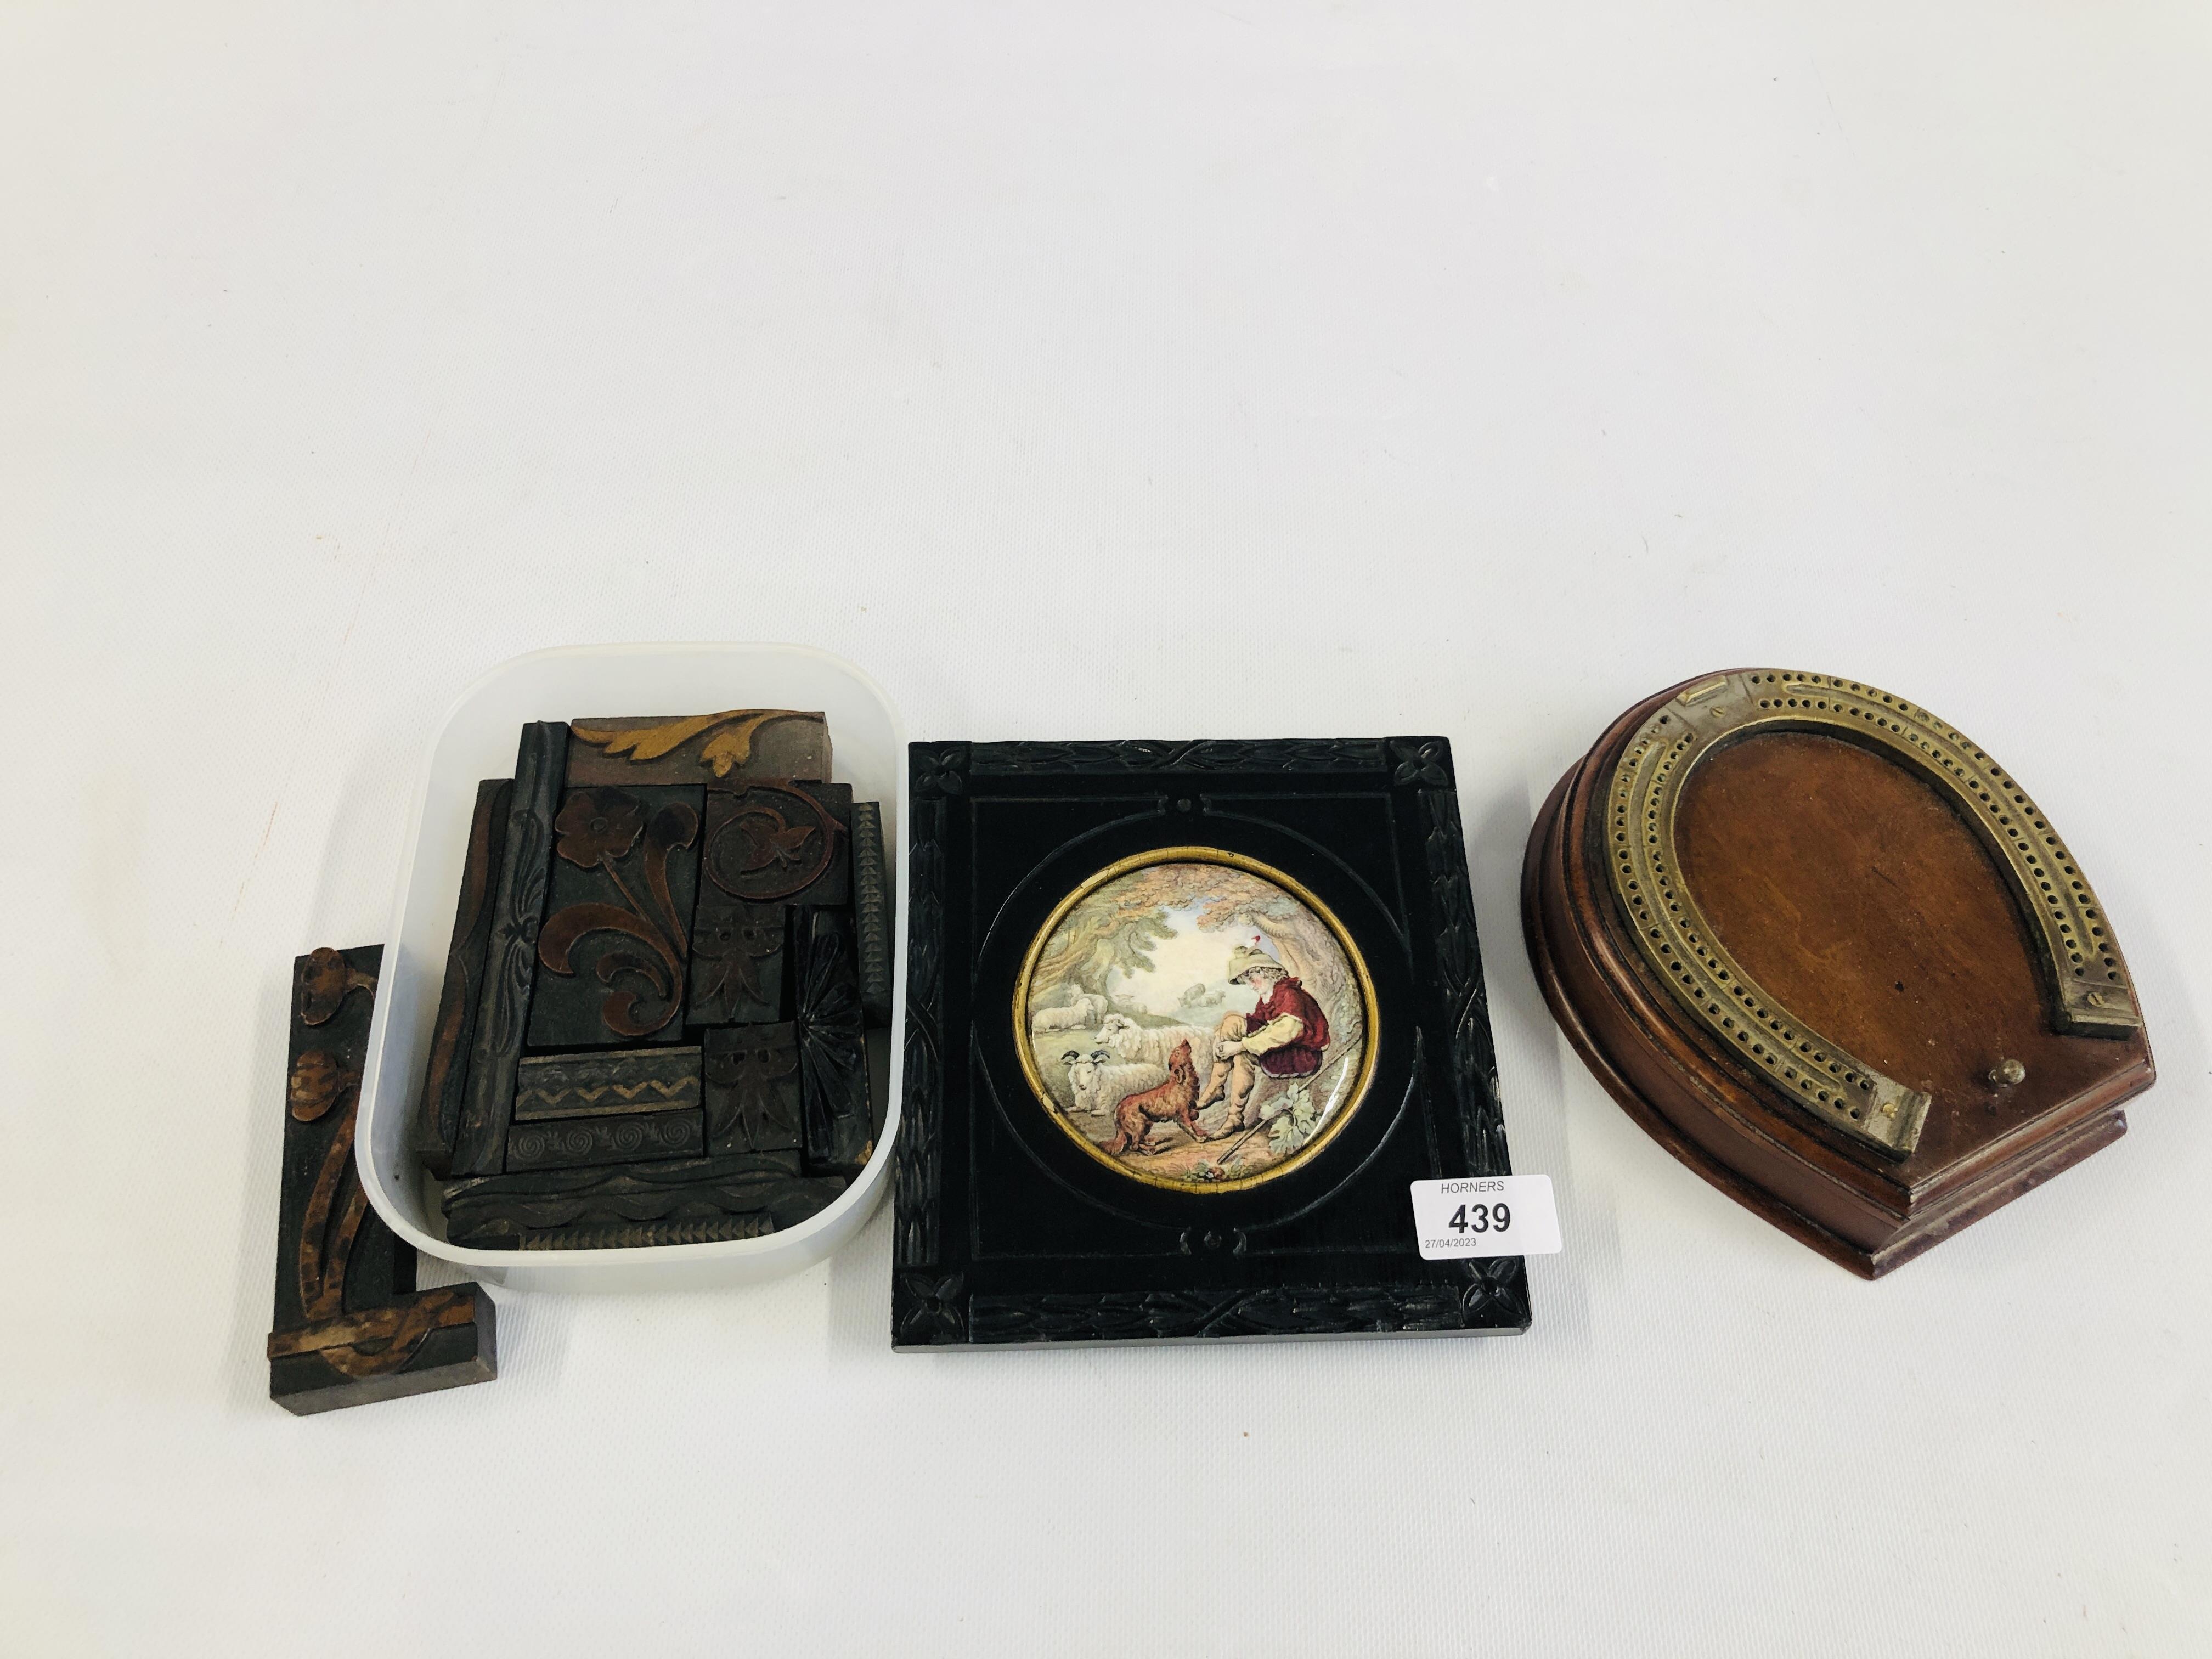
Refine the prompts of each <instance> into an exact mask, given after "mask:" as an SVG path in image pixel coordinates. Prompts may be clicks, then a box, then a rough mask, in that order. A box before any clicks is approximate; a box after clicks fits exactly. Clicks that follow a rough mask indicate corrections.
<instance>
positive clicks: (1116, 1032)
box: [1098, 1014, 1214, 1086]
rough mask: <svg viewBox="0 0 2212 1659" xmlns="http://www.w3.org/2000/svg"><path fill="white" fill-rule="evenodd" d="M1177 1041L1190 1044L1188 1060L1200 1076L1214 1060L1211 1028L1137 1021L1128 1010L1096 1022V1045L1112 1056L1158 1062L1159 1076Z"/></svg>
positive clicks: (1116, 1058) (1202, 1075)
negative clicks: (1144, 1023)
mask: <svg viewBox="0 0 2212 1659" xmlns="http://www.w3.org/2000/svg"><path fill="white" fill-rule="evenodd" d="M1178 1042H1188V1044H1190V1061H1191V1064H1192V1065H1194V1066H1197V1067H1198V1073H1199V1077H1200V1079H1201V1080H1203V1079H1204V1078H1205V1076H1206V1067H1207V1066H1211V1065H1212V1064H1213V1042H1214V1036H1213V1033H1212V1031H1211V1030H1205V1029H1203V1028H1201V1027H1200V1026H1196V1025H1139V1024H1137V1022H1136V1021H1135V1020H1133V1019H1131V1018H1129V1017H1128V1016H1127V1014H1109V1015H1107V1016H1106V1018H1104V1019H1103V1020H1101V1021H1100V1022H1099V1023H1098V1044H1099V1047H1101V1048H1103V1049H1105V1050H1106V1051H1107V1052H1108V1053H1109V1054H1111V1055H1112V1056H1113V1057H1114V1058H1115V1060H1142V1061H1144V1062H1145V1063H1146V1064H1147V1065H1151V1066H1158V1067H1159V1069H1160V1075H1161V1076H1162V1077H1165V1076H1166V1075H1167V1069H1168V1056H1169V1055H1170V1054H1173V1053H1174V1052H1175V1047H1176V1044H1177V1043H1178ZM1155 1081H1157V1079H1155ZM1147 1086H1149V1085H1147Z"/></svg>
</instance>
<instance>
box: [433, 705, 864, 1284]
mask: <svg viewBox="0 0 2212 1659" xmlns="http://www.w3.org/2000/svg"><path fill="white" fill-rule="evenodd" d="M829 762H830V748H829V731H828V729H827V727H826V726H825V725H824V723H823V717H822V716H821V715H820V714H809V713H805V712H803V711H799V710H793V709H779V708H750V709H726V710H724V711H722V712H720V713H719V714H699V715H685V716H667V717H651V716H647V717H623V718H618V719H605V720H574V721H566V722H564V721H558V720H548V721H538V722H535V723H533V724H531V725H529V726H525V727H524V728H523V731H522V737H521V743H520V748H519V750H518V751H517V754H516V757H515V775H514V776H513V779H512V780H501V781H492V782H488V783H486V784H484V785H483V787H481V788H480V790H479V792H478V796H477V813H476V823H475V824H474V826H473V828H472V831H471V836H470V838H469V843H468V845H469V851H468V856H467V861H466V865H465V870H464V873H463V877H462V883H461V893H460V898H459V908H458V910H457V912H456V915H455V920H454V927H453V944H452V946H451V949H450V951H449V954H448V957H447V968H446V979H445V985H444V989H443V993H442V994H441V1000H440V1005H439V1011H438V1016H437V1021H436V1024H435V1027H434V1030H433V1036H432V1043H431V1052H430V1060H429V1064H428V1071H427V1074H426V1076H425V1079H424V1084H423V1089H422V1099H421V1103H420V1105H419V1107H418V1109H417V1114H416V1127H415V1133H414V1144H415V1146H416V1151H417V1152H418V1154H419V1155H420V1156H421V1157H422V1161H423V1163H424V1164H426V1165H427V1166H428V1168H429V1169H430V1170H431V1171H432V1172H433V1173H434V1174H435V1175H438V1176H441V1177H442V1179H443V1187H442V1189H441V1195H442V1203H443V1208H444V1212H445V1218H446V1225H447V1236H448V1237H450V1238H451V1239H452V1240H453V1242H454V1243H459V1244H467V1245H473V1246H477V1247H480V1248H489V1249H604V1248H623V1247H631V1246H638V1245H656V1244H679V1243H704V1242H708V1241H713V1240H720V1239H737V1238H751V1237H759V1236H762V1235H763V1234H767V1233H769V1232H773V1231H777V1230H779V1229H781V1228H787V1227H790V1226H793V1225H797V1224H798V1223H799V1222H801V1221H803V1220H805V1218H808V1217H809V1216H811V1215H813V1214H815V1213H817V1212H818V1211H820V1210H821V1209H822V1208H823V1206H826V1205H828V1204H829V1202H830V1201H831V1200H833V1199H835V1198H836V1196H837V1194H839V1193H840V1192H842V1190H843V1189H844V1184H845V1182H846V1181H847V1180H848V1179H849V1178H850V1177H851V1176H854V1174H856V1173H857V1172H858V1171H859V1170H860V1168H861V1167H862V1165H864V1164H866V1161H867V1158H868V1157H869V1154H870V1153H871V1152H872V1151H873V1148H874V1143H875V1137H876V1128H877V1125H876V1121H875V1117H874V1113H873V1107H872V1099H871V1097H870V1092H869V1085H868V1064H867V1053H866V1027H867V1025H868V1024H869V1016H868V1013H867V1010H868V1009H869V1008H870V1007H875V1008H878V1009H880V1008H881V1007H882V1006H884V1003H885V1002H886V1001H887V998H885V997H884V996H882V995H880V994H878V993H879V992H880V990H881V988H882V987H880V986H877V985H874V984H872V976H873V977H874V978H880V977H881V975H882V973H883V961H884V959H885V958H887V956H888V949H889V945H888V934H887V932H886V931H885V929H884V923H885V921H886V920H887V918H886V917H885V916H884V914H883V906H882V904H881V895H882V894H883V893H884V890H885V888H886V882H885V878H884V872H883V871H882V870H881V869H880V868H878V867H877V866H878V864H879V862H880V860H881V857H882V841H881V837H880V835H879V834H872V835H869V834H856V831H855V825H856V821H857V823H859V825H860V827H861V828H862V829H872V826H873V825H874V824H875V823H876V822H877V820H876V818H875V817H874V815H873V813H872V812H871V811H866V810H863V809H865V808H866V807H867V806H869V805H871V804H870V803H859V804H857V805H856V803H855V802H854V799H853V792H852V789H851V787H849V786H848V785H845V784H840V783H836V782H834V781H831V780H830V777H829ZM856 859H858V860H862V861H863V863H864V865H865V867H863V868H861V869H859V870H857V871H856V869H855V860H856ZM856 894H857V895H859V896H860V897H861V899H863V900H864V901H866V902H864V903H863V906H862V908H863V911H864V915H863V916H862V917H861V919H860V920H861V921H862V922H863V923H865V924H867V925H868V927H869V929H870V931H869V932H868V933H867V935H866V937H868V938H869V939H872V941H873V943H874V945H875V946H876V950H875V952H874V954H873V955H872V956H871V955H864V953H862V952H861V951H860V950H859V949H858V948H857V947H856V945H855V942H854V941H855V918H854V914H853V911H854V905H855V902H856Z"/></svg>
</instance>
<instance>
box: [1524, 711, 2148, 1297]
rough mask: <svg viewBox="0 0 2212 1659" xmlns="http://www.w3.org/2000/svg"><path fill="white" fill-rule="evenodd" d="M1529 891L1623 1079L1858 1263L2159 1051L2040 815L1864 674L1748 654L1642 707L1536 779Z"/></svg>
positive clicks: (2060, 1142)
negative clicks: (1556, 776) (1755, 663)
mask: <svg viewBox="0 0 2212 1659" xmlns="http://www.w3.org/2000/svg"><path fill="white" fill-rule="evenodd" d="M1522 911H1523V923H1524V927H1525V929H1526V931H1527V933H1528V941H1529V950H1530V954H1531V957H1532V958H1533V959H1534V962H1535V963H1536V967H1537V973H1538V977H1539V979H1540V980H1541V981H1542V983H1543V985H1544V988H1545V994H1546V995H1547V999H1548V1000H1550V1002H1551V1004H1552V1007H1553V1012H1554V1013H1555V1014H1556V1015H1557V1016H1558V1017H1559V1021H1560V1023H1561V1024H1562V1025H1563V1026H1564V1027H1565V1029H1566V1031H1567V1034H1568V1036H1570V1038H1571V1039H1572V1040H1573V1041H1574V1042H1575V1043H1576V1044H1577V1047H1578V1048H1580V1049H1581V1050H1582V1052H1583V1056H1584V1058H1585V1059H1586V1060H1589V1062H1590V1065H1591V1066H1592V1069H1593V1070H1594V1071H1595V1072H1596V1073H1597V1074H1598V1076H1599V1078H1600V1080H1601V1081H1602V1082H1604V1083H1605V1084H1606V1085H1607V1088H1608V1089H1609V1090H1610V1091H1612V1092H1613V1095H1614V1097H1616V1098H1617V1099H1619V1100H1620V1102H1621V1103H1622V1104H1623V1105H1624V1106H1626V1108H1627V1109H1629V1110H1630V1112H1631V1113H1632V1115H1634V1116H1636V1118H1637V1119H1638V1121H1639V1122H1640V1123H1641V1124H1643V1126H1644V1127H1645V1128H1646V1129H1648V1130H1649V1131H1650V1133H1652V1134H1653V1135H1655V1136H1656V1138H1657V1139H1660V1140H1661V1142H1662V1144H1663V1145H1665V1146H1667V1147H1668V1150H1670V1151H1672V1152H1674V1153H1675V1155H1676V1156H1677V1157H1679V1158H1682V1159H1683V1160H1684V1161H1685V1162H1686V1163H1688V1164H1691V1165H1692V1167H1693V1168H1695V1169H1697V1170H1699V1172H1700V1173H1701V1174H1704V1175H1705V1176H1706V1177H1707V1178H1708V1179H1709V1180H1711V1181H1712V1182H1714V1183H1715V1184H1716V1185H1717V1186H1720V1187H1721V1188H1723V1190H1724V1191H1726V1192H1729V1194H1731V1195H1732V1196H1735V1197H1736V1198H1737V1199H1738V1200H1740V1201H1741V1202H1743V1203H1745V1204H1747V1205H1748V1206H1751V1207H1752V1208H1753V1209H1754V1210H1756V1211H1757V1212H1759V1213H1760V1214H1761V1215H1763V1216H1765V1217H1766V1218H1767V1219H1769V1220H1771V1221H1773V1222H1775V1224H1776V1225H1779V1226H1781V1227H1783V1228H1784V1230H1785V1231H1790V1233H1792V1234H1793V1235H1794V1236H1796V1237H1799V1238H1800V1239H1802V1240H1803V1241H1804V1242H1806V1243H1810V1244H1812V1245H1813V1246H1814V1248H1816V1249H1820V1250H1821V1251H1822V1253H1823V1254H1826V1255H1829V1256H1831V1257H1832V1259H1834V1260H1836V1261H1840V1262H1842V1263H1844V1265H1846V1266H1848V1267H1852V1268H1853V1269H1854V1270H1856V1271H1857V1272H1859V1273H1864V1274H1867V1275H1869V1276H1870V1277H1871V1276H1875V1275H1878V1274H1880V1273H1884V1272H1887V1270H1888V1269H1889V1268H1890V1267H1894V1266H1896V1265H1897V1264H1898V1263H1899V1262H1901V1261H1905V1260H1908V1259H1910V1258H1911V1256H1912V1255H1916V1254H1917V1253H1918V1252H1919V1251H1921V1250H1923V1249H1927V1248H1929V1246H1930V1245H1932V1244H1934V1243H1936V1242H1938V1241H1939V1240H1941V1239H1942V1238H1944V1237H1948V1236H1949V1235H1950V1234H1951V1233H1953V1232H1955V1231H1958V1229H1959V1228H1960V1227H1962V1226H1965V1225H1967V1224H1968V1223H1970V1222H1972V1220H1974V1219H1977V1218H1979V1217H1980V1216H1982V1215H1984V1214H1986V1213H1988V1212H1990V1210H1993V1209H1995V1208H1996V1207H1997V1206H2000V1205H2002V1204H2003V1203H2005V1202H2007V1201H2008V1200H2010V1199H2011V1198H2012V1197H2014V1196H2015V1195H2017V1194H2019V1193H2021V1192H2023V1191H2025V1190H2027V1188H2029V1187H2031V1186H2033V1185H2034V1184H2036V1183H2037V1182H2040V1181H2042V1180H2044V1179H2045V1178H2047V1177H2048V1176H2050V1175H2051V1174H2052V1173H2055V1172H2056V1171H2057V1170H2060V1169H2063V1168H2064V1167H2066V1166H2067V1165H2068V1164H2072V1163H2074V1162H2075V1161H2077V1160H2078V1159H2080V1158H2083V1157H2086V1156H2087V1154H2088V1153H2089V1152H2093V1151H2094V1150H2096V1148H2097V1147H2098V1146H2102V1145H2104V1144H2106V1142H2107V1141H2109V1140H2111V1139H2113V1138H2115V1137H2116V1136H2118V1134H2119V1133H2122V1132H2123V1130H2124V1127H2125V1119H2124V1116H2123V1115H2121V1113H2120V1110H2119V1103H2121V1102H2122V1101H2123V1100H2124V1099H2126V1098H2127V1097H2129V1096H2130V1095H2132V1094H2135V1093H2136V1092H2139V1091H2141V1090H2142V1089H2144V1088H2147V1087H2148V1086H2149V1084H2150V1081H2151V1079H2152V1078H2153V1076H2154V1072H2153V1069H2152V1064H2151V1059H2150V1052H2149V1048H2148V1044H2147V1042H2145V1041H2144V1039H2143V1035H2142V1020H2141V1016H2140V1013H2139V1012H2138V1011H2137V1008H2136V1001H2135V998H2134V994H2133V989H2132V986H2131V984H2130V980H2129V978H2128V976H2127V974H2126V971H2125V968H2124V963H2123V962H2122V960H2121V957H2120V955H2119V951H2118V945H2117V943H2116V942H2115V940H2114V939H2113V935H2112V927H2111V924H2110V921H2109V920H2108V918H2107V917H2106V915H2105V913H2104V910H2103V907H2102V906H2101V905H2100V902H2098V900H2097V897H2096V896H2095V894H2094V892H2093V890H2091V889H2090V887H2089V884H2088V881H2087V877H2086V876H2084V875H2083V874H2082V873H2081V870H2080V868H2079V866H2078V865H2077V864H2076V863H2075V860H2074V858H2073V855H2072V854H2071V853H2070V852H2069V850H2068V848H2066V846H2065V845H2064V843H2063V842H2061V841H2060V839H2059V837H2058V835H2057V831H2056V830H2055V829H2052V827H2051V824H2050V822H2049V820H2048V819H2047V817H2045V815H2044V814H2043V812H2042V811H2041V810H2040V809H2039V808H2038V807H2037V806H2036V805H2035V803H2034V802H2033V800H2031V799H2029V798H2028V796H2027V793H2026V791H2025V790H2024V789H2022V788H2021V786H2020V784H2019V782H2018V781H2017V780H2016V779H2015V777H2013V776H2012V775H2010V774H2009V773H2008V772H2007V771H2005V770H2004V769H2002V768H2001V767H1999V766H1998V765H1997V763H1996V762H1995V761H1994V760H1993V759H1991V757H1990V756H1989V755H1988V754H1987V752H1986V751H1984V750H1982V749H1981V748H1979V747H1978V746H1977V745H1976V744H1974V743H1973V742H1972V740H1971V739H1969V738H1966V736H1965V735H1964V734H1962V733H1961V732H1959V731H1957V730H1956V729H1955V728H1954V727H1952V726H1948V724H1946V723H1945V722H1943V721H1942V720H1939V719H1937V718H1936V716H1935V715H1933V714H1929V712H1928V711H1927V710H1926V709H1924V708H1918V707H1917V706H1916V705H1914V704H1912V703H1911V702H1907V701H1905V699H1903V698H1900V697H1898V696H1895V695H1893V694H1892V693H1889V692H1885V691H1882V690H1878V689H1877V688H1875V687H1873V686H1869V685H1867V684H1863V683H1861V682H1857V681H1853V680H1849V679H1846V678H1840V677H1838V676H1834V675H1827V674H1813V673H1805V672H1801V671H1790V670H1782V669H1747V670H1738V671H1730V672H1728V673H1723V674H1714V675H1707V676H1705V677H1702V678H1699V679H1698V680H1695V681H1691V682H1687V683H1686V684H1683V685H1680V686H1677V687H1674V688H1672V689H1671V690H1668V691H1664V692H1662V693H1660V694H1658V695H1657V696H1653V697H1650V698H1648V699H1646V700H1645V701H1644V702H1642V703H1639V704H1638V705H1637V706H1636V707H1635V708H1632V709H1631V710H1629V711H1628V712H1627V713H1626V714H1623V715H1622V716H1621V718H1620V720H1617V721H1615V722H1614V724H1613V726H1612V727H1611V728H1609V729H1608V730H1607V732H1606V733H1605V734H1604V735H1603V736H1602V737H1601V738H1600V739H1599V741H1598V743H1597V744H1596V745H1595V747H1594V748H1593V749H1592V750H1591V751H1590V753H1589V756H1587V757H1585V758H1584V759H1583V761H1582V762H1581V763H1578V764H1577V766H1576V767H1575V768H1574V769H1572V770H1571V771H1570V773H1569V774H1568V775H1567V776H1566V777H1565V779H1563V780H1562V781H1561V782H1560V785H1559V788H1558V789H1556V790H1555V791H1554V792H1553V796H1552V799H1550V800H1549V801H1548V802H1547V804H1546V805H1545V808H1544V811H1543V812H1542V814H1541V816H1540V817H1539V819H1538V821H1537V824H1536V827H1535V829H1534V833H1533V834H1532V836H1531V837H1530V841H1529V850H1528V861H1527V864H1526V866H1525V870H1524V874H1523V889H1522Z"/></svg>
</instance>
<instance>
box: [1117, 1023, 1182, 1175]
mask: <svg viewBox="0 0 2212 1659" xmlns="http://www.w3.org/2000/svg"><path fill="white" fill-rule="evenodd" d="M1197 1100H1198V1067H1197V1066H1194V1065H1192V1064H1191V1061H1190V1044H1189V1043H1188V1042H1178V1043H1176V1046H1175V1051H1174V1053H1172V1054H1170V1055H1169V1056H1168V1080H1167V1081H1166V1082H1165V1083H1163V1084H1160V1085H1158V1087H1156V1088H1151V1089H1147V1090H1146V1091H1144V1093H1142V1094H1140V1095H1129V1096H1127V1097H1124V1098H1123V1099H1122V1102H1121V1104H1120V1105H1119V1106H1116V1107H1115V1109H1114V1128H1115V1135H1114V1139H1111V1140H1109V1141H1108V1142H1107V1143H1106V1152H1107V1155H1108V1156H1109V1157H1118V1156H1119V1155H1120V1154H1121V1153H1123V1152H1146V1153H1150V1152H1151V1151H1152V1148H1151V1147H1149V1146H1146V1145H1145V1137H1146V1134H1148V1133H1151V1130H1152V1125H1154V1124H1155V1123H1180V1124H1182V1127H1184V1128H1185V1129H1187V1130H1188V1131H1189V1132H1190V1138H1191V1139H1193V1140H1203V1139H1206V1137H1205V1136H1204V1135H1202V1134H1200V1133H1199V1128H1198V1115H1197V1113H1196V1112H1194V1110H1193V1109H1192V1108H1193V1106H1194V1105H1195V1103H1197Z"/></svg>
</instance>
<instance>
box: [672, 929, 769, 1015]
mask: <svg viewBox="0 0 2212 1659" xmlns="http://www.w3.org/2000/svg"><path fill="white" fill-rule="evenodd" d="M786 925H787V924H786V920H785V907H784V906H782V905H781V904H738V903H736V902H717V901H714V900H702V901H701V902H700V905H699V908H698V911H697V913H696V916H695V918H694V920H693V921H692V924H691V990H690V1001H689V1002H688V1004H687V1005H686V1006H685V1008H684V1017H685V1018H687V1019H688V1020H689V1021H690V1023H691V1024H693V1025H751V1024H763V1023H768V1022H772V1021H775V1020H779V1019H781V1018H783V1012H784V1009H783V1001H784V998H783V978H784V975H783V961H784V933H785V928H786Z"/></svg>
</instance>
